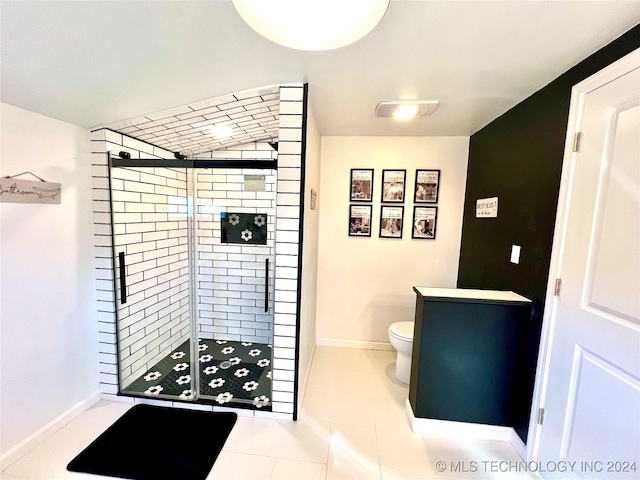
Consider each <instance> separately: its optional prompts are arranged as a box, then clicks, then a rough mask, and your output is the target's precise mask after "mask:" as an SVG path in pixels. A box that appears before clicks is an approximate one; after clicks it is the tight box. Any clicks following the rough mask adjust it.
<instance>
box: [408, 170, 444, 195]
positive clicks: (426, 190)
mask: <svg viewBox="0 0 640 480" xmlns="http://www.w3.org/2000/svg"><path fill="white" fill-rule="evenodd" d="M439 193H440V170H437V169H418V170H416V181H415V184H414V188H413V203H438V194H439Z"/></svg>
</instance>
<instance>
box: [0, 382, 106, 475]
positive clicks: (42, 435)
mask: <svg viewBox="0 0 640 480" xmlns="http://www.w3.org/2000/svg"><path fill="white" fill-rule="evenodd" d="M100 398H101V394H100V392H99V391H96V392H95V393H94V394H93V395H91V396H90V397H88V398H86V399H85V400H82V401H81V402H78V403H76V404H75V405H74V406H73V407H71V408H70V409H69V410H67V411H66V412H64V413H63V414H62V415H59V416H58V417H56V418H54V419H53V420H52V421H50V422H49V423H47V424H46V425H45V426H44V427H42V428H41V429H39V430H37V431H36V432H34V433H32V434H31V435H29V436H28V437H27V438H25V439H24V440H22V441H21V442H20V443H18V444H17V445H14V446H13V447H11V448H10V449H9V450H7V451H6V452H5V453H3V454H2V455H1V456H0V471H3V470H5V469H7V468H8V467H9V466H10V465H11V464H13V463H14V462H16V461H17V460H19V459H20V458H21V457H22V456H24V455H25V454H27V453H28V452H29V451H30V450H32V449H34V448H35V447H37V446H38V445H40V444H41V443H42V442H44V441H45V440H46V439H47V438H48V437H49V436H51V435H52V434H54V433H55V432H57V431H58V430H60V429H61V428H62V427H64V426H65V425H66V424H67V423H69V422H71V421H72V420H73V419H74V418H76V417H78V416H79V415H80V414H82V413H83V412H85V411H86V410H88V409H89V408H91V407H92V406H93V405H95V404H96V403H98V402H99V401H100Z"/></svg>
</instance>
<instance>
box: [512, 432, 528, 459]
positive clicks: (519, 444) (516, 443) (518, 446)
mask: <svg viewBox="0 0 640 480" xmlns="http://www.w3.org/2000/svg"><path fill="white" fill-rule="evenodd" d="M509 442H511V445H512V446H513V448H514V449H515V450H516V452H518V455H520V457H522V459H523V460H526V459H527V445H526V443H524V442H523V441H522V439H521V438H520V436H519V435H518V434H517V433H516V431H515V430H514V429H513V428H512V429H511V437H509Z"/></svg>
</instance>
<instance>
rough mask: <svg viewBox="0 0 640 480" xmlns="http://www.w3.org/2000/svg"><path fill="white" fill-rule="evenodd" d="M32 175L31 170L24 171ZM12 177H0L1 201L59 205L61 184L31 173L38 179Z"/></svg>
mask: <svg viewBox="0 0 640 480" xmlns="http://www.w3.org/2000/svg"><path fill="white" fill-rule="evenodd" d="M25 173H27V174H29V175H33V173H31V172H25ZM20 175H24V173H21V174H19V175H14V176H12V177H3V178H0V202H2V203H48V204H54V205H59V204H60V202H61V199H62V186H61V185H60V184H59V183H51V182H45V181H44V180H42V179H41V178H40V177H38V176H36V175H33V176H34V177H36V178H37V179H38V180H39V181H38V182H34V181H31V180H19V179H17V178H15V177H18V176H20Z"/></svg>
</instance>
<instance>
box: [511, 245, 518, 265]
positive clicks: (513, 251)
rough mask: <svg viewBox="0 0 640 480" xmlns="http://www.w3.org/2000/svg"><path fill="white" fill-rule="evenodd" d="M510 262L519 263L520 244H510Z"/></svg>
mask: <svg viewBox="0 0 640 480" xmlns="http://www.w3.org/2000/svg"><path fill="white" fill-rule="evenodd" d="M510 261H511V263H515V264H518V263H520V245H511V260H510Z"/></svg>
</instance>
